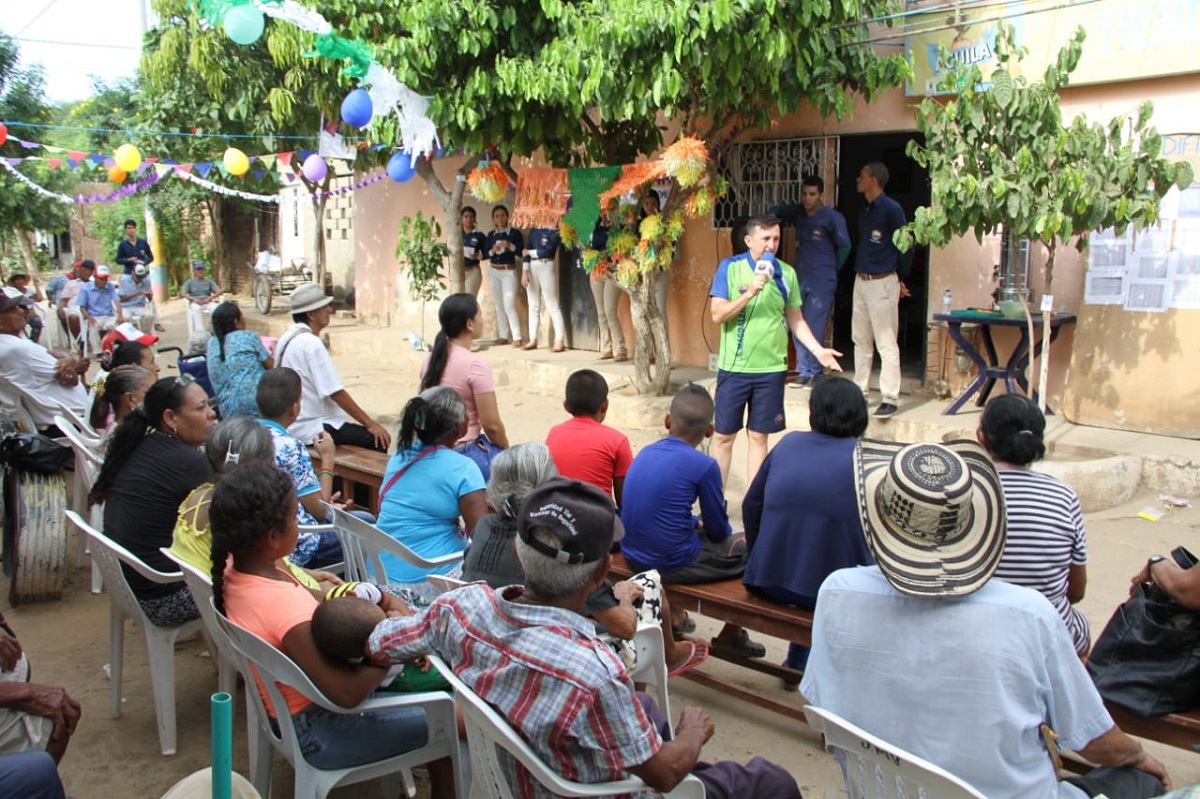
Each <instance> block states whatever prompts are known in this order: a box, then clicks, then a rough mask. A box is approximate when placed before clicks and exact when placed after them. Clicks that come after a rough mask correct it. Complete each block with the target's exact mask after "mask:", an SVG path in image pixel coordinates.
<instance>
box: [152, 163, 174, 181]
mask: <svg viewBox="0 0 1200 799" xmlns="http://www.w3.org/2000/svg"><path fill="white" fill-rule="evenodd" d="M170 171H171V167H170V165H168V164H155V165H154V174H156V175H158V176H159V177H160V178H161V177H162V176H163V175H165V174H167V173H168V172H170Z"/></svg>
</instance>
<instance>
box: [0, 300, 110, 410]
mask: <svg viewBox="0 0 1200 799" xmlns="http://www.w3.org/2000/svg"><path fill="white" fill-rule="evenodd" d="M32 303H33V301H32V300H30V299H29V298H28V297H26V296H25V294H24V293H22V292H20V291H18V290H17V289H15V288H13V287H11V286H5V287H4V288H3V289H0V382H4V383H7V384H9V385H12V386H15V387H16V388H18V389H20V390H21V391H22V392H23V393H25V394H26V395H28V396H29V397H32V398H33V399H35V400H36V402H35V403H29V405H28V407H27V408H26V410H28V411H29V415H30V416H31V417H33V421H34V424H37V425H39V426H41V425H52V424H54V414H55V413H56V412H57V407H56V406H57V404H58V403H61V404H63V405H66V406H67V407H68V408H70V409H71V410H73V411H75V412H77V413H79V414H80V415H81V416H82V415H84V414H85V409H86V408H87V404H88V402H87V389H86V388H85V387H84V386H83V385H82V384H81V382H80V378H81V377H82V376H83V375H84V374H86V373H87V370H88V362H87V360H86V359H83V358H75V357H72V356H70V355H66V354H63V353H51V352H48V351H47V350H46V349H45V348H44V347H42V346H41V345H39V344H35V343H34V342H32V341H30V340H29V339H28V338H26V337H25V335H24V333H25V309H26V308H27V307H29V306H31V305H32Z"/></svg>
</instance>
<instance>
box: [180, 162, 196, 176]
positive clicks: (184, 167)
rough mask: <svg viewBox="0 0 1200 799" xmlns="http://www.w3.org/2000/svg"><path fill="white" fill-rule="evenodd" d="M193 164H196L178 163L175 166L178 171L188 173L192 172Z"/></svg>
mask: <svg viewBox="0 0 1200 799" xmlns="http://www.w3.org/2000/svg"><path fill="white" fill-rule="evenodd" d="M194 166H196V165H195V164H180V165H179V166H177V167H175V168H176V169H178V170H179V171H180V172H187V173H188V174H189V175H190V174H191V173H192V168H193V167H194Z"/></svg>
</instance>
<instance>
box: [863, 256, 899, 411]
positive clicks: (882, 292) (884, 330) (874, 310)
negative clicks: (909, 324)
mask: <svg viewBox="0 0 1200 799" xmlns="http://www.w3.org/2000/svg"><path fill="white" fill-rule="evenodd" d="M899 302H900V279H899V278H897V277H896V274H895V273H894V272H893V273H892V274H890V275H888V276H886V277H882V278H879V279H877V280H865V279H863V278H862V277H856V278H855V279H854V316H853V319H852V322H851V334H852V335H853V338H854V382H855V383H856V384H857V385H858V387H859V389H861V390H862V393H863V396H864V397H865V396H866V395H867V387H868V386H869V384H870V382H871V365H872V363H873V362H874V360H875V350H876V349H878V350H879V358H880V360H881V361H883V368H882V369H881V370H880V372H879V393H880V395H881V402H883V403H886V404H888V405H898V404H899V400H900V347H899V346H897V344H896V331H897V329H898V328H899V325H900V312H899V310H898V303H899Z"/></svg>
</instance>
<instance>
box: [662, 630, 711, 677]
mask: <svg viewBox="0 0 1200 799" xmlns="http://www.w3.org/2000/svg"><path fill="white" fill-rule="evenodd" d="M682 643H685V644H687V645H688V646H690V647H691V651H690V652H688V657H687V660H685V661H684V662H683V663H681V664H680V665H678V666H676V667H675V668H673V669H671V670H669V671H668V672H667V676H668V677H678V676H679V675H680V674H683V673H685V672H689V671H691V670H692V669H694V668H696V667H697V666H699V665H700V664H701V663H703V662H704V661H706V660H708V644H706V643H705V642H704V641H694V640H692V639H690V638H689V639H687V640H685V641H683V642H682Z"/></svg>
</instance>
